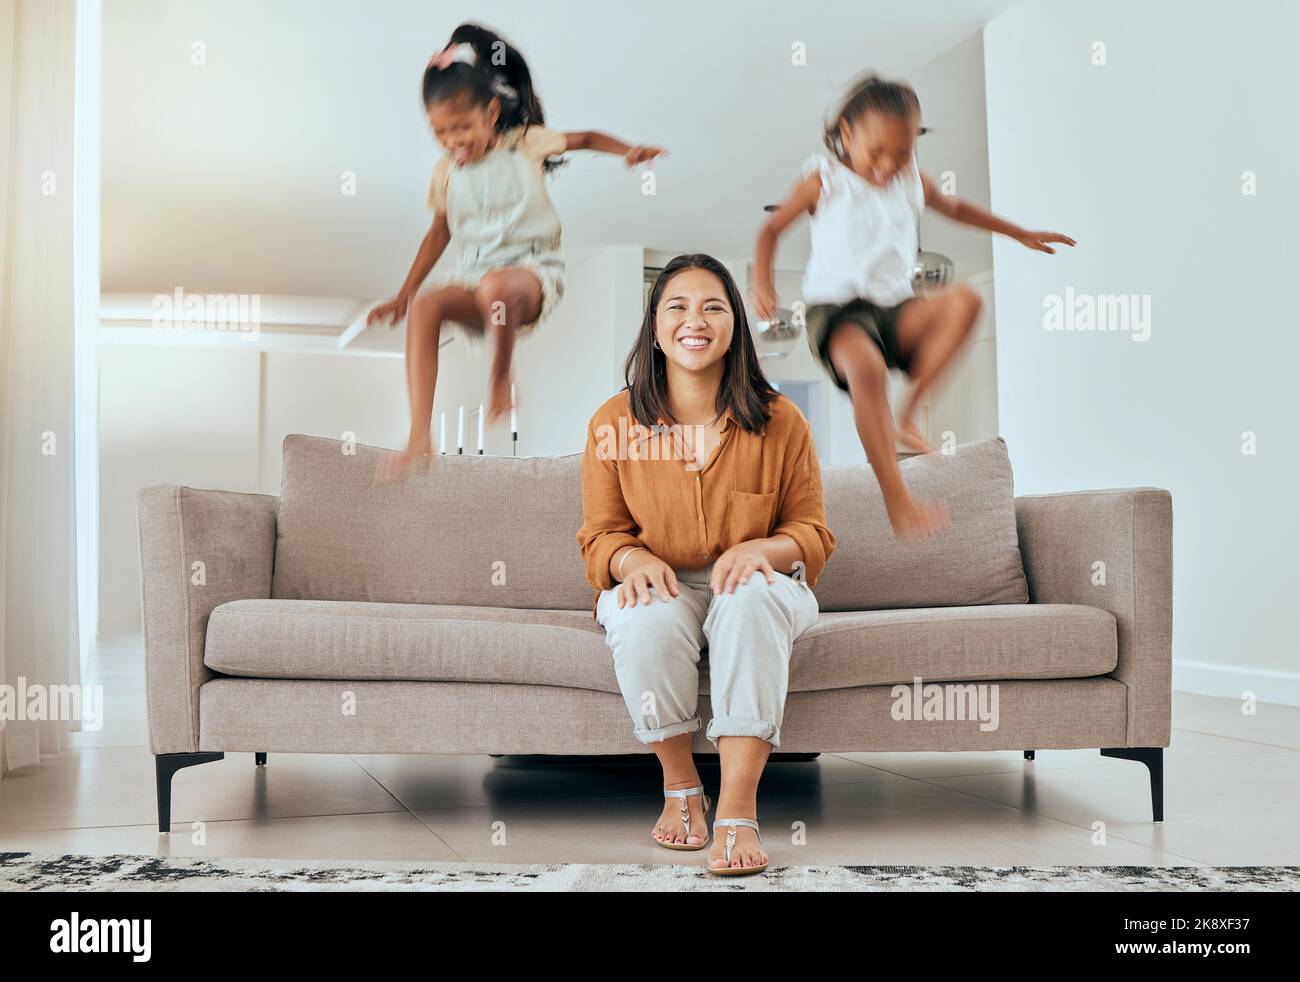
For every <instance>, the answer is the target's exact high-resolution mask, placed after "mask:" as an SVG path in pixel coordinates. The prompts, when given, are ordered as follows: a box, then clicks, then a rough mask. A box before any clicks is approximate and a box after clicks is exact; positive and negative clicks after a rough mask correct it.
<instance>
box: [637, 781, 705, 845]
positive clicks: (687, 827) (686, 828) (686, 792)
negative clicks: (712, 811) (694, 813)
mask: <svg viewBox="0 0 1300 982" xmlns="http://www.w3.org/2000/svg"><path fill="white" fill-rule="evenodd" d="M696 795H704V818H705V822H704V841H703V842H696V843H691V842H664V841H663V840H662V839H655V836H654V832H653V831H652V832H651V833H650V838H652V839H654V840H655V842H657V843H658V844H659V845H661V846H663V847H664V848H665V849H682V850H685V851H687V852H696V851H697V850H700V849H703V848H704V847H705V846H707V845H708V844H709V824H708V816H709V808H710V807H712V805H713V802H712V801H710V800H709V796H708V795H707V794H704V785H702V784H701V785H700V786H699V787H695V788H683V789H682V790H680V791H665V792H664V797H665V798H679V799H681V806H682V809H681V823H682V830H683V832H684V833H685V835H684V836H683V837H684V838H690V835H691V810H690V808H689V806H688V805H687V803H686V799H687V798H693V797H695V796H696Z"/></svg>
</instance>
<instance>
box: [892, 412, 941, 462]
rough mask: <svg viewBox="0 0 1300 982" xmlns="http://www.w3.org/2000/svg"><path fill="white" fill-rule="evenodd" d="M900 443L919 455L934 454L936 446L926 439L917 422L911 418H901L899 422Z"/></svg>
mask: <svg viewBox="0 0 1300 982" xmlns="http://www.w3.org/2000/svg"><path fill="white" fill-rule="evenodd" d="M898 442H899V443H901V444H903V446H905V447H907V448H909V449H911V450H915V451H916V452H917V453H934V452H935V446H934V444H932V443H931V442H930V441H929V440H927V439H926V438H925V434H923V433H922V432H921V428H920V427H919V426H917V425H916V420H915V419H913V418H912V417H911V416H900V417H899V420H898Z"/></svg>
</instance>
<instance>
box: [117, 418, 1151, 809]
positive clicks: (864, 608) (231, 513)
mask: <svg viewBox="0 0 1300 982" xmlns="http://www.w3.org/2000/svg"><path fill="white" fill-rule="evenodd" d="M380 453H381V451H379V450H376V449H374V448H369V447H361V446H355V445H351V444H346V443H340V442H338V441H335V440H326V439H320V438H315V437H306V436H290V437H288V438H286V440H285V442H284V478H283V484H282V488H281V494H280V496H279V497H278V498H277V497H272V496H268V495H260V494H239V493H234V492H229V491H202V490H195V489H192V488H187V487H175V486H155V487H149V488H145V489H143V490H141V491H140V494H139V501H138V505H139V523H140V550H141V564H142V579H143V602H144V629H145V654H146V666H147V675H148V679H147V682H148V702H149V724H150V741H151V748H152V750H153V753H154V754H155V755H156V760H157V790H158V804H159V827H160V829H161V830H162V831H167V830H168V829H169V828H170V811H171V786H172V775H173V774H174V773H175V772H176V771H177V770H178V769H180V768H182V767H187V766H189V765H191V764H197V763H203V762H205V761H209V760H215V759H218V758H220V757H221V756H222V755H223V753H224V752H226V751H252V752H255V753H257V754H258V756H257V758H256V759H257V761H258V763H259V764H261V763H265V760H266V756H265V754H266V753H267V752H274V751H281V752H291V753H331V754H333V753H339V754H372V753H428V754H484V753H490V754H584V755H590V754H628V753H645V752H648V751H647V748H646V747H645V746H644V745H642V744H640V743H639V742H637V741H636V740H635V738H634V737H633V735H632V724H631V720H630V719H629V718H628V715H627V710H626V709H625V708H624V704H623V700H622V698H621V696H620V695H619V690H618V685H617V682H616V679H615V676H614V670H613V664H612V661H611V658H610V655H609V651H608V648H607V647H606V645H605V642H604V638H603V636H602V631H601V628H600V627H599V625H597V624H596V623H595V621H594V619H593V618H592V613H591V611H592V599H593V592H592V590H591V588H590V586H589V585H588V584H587V583H586V581H585V579H584V570H583V564H582V561H581V558H580V556H579V554H578V548H577V542H576V539H575V533H576V531H577V529H578V527H579V526H580V524H581V521H582V505H581V500H582V499H581V486H580V478H579V466H580V458H579V457H577V456H573V457H563V458H521V459H516V458H497V457H478V456H443V457H439V458H438V459H437V460H436V461H435V462H434V463H433V465H432V467H431V468H430V469H429V471H428V472H427V473H422V474H419V475H417V476H415V477H413V478H412V479H410V480H408V481H406V482H404V483H397V484H377V483H375V481H374V479H373V475H374V470H375V463H376V460H377V459H378V455H379V454H380ZM904 471H905V475H906V477H907V480H908V483H909V485H911V486H912V487H913V489H914V490H915V491H916V492H917V493H918V494H921V495H926V496H931V497H936V498H939V497H942V498H943V499H944V500H946V501H947V502H948V506H949V510H950V513H951V516H952V525H951V527H950V529H949V530H948V531H947V532H946V533H945V534H944V535H942V536H940V537H938V538H935V539H932V540H929V541H926V542H922V543H912V544H902V543H899V542H897V541H895V540H894V538H893V536H892V535H891V534H890V532H889V527H888V523H887V521H886V519H885V515H884V509H883V506H882V503H881V499H880V494H879V491H878V489H877V487H876V485H875V481H874V479H873V477H872V475H871V472H870V471H869V470H868V469H867V468H866V467H865V466H864V467H856V468H842V469H828V470H827V471H826V472H825V473H824V475H823V479H824V484H825V490H826V511H827V520H828V524H829V526H830V528H831V530H832V531H833V532H834V533H835V535H836V537H837V540H838V544H837V547H836V550H835V554H834V555H833V556H832V557H831V560H830V562H829V563H828V565H827V567H826V569H825V571H824V573H823V574H822V577H821V579H820V580H819V582H818V583H817V585H816V589H815V592H816V594H817V598H818V602H819V604H820V607H821V611H822V613H821V615H820V618H819V620H818V623H817V625H816V626H815V627H814V628H813V629H812V630H810V631H808V632H807V633H806V634H805V635H804V636H803V637H801V638H800V639H799V640H798V642H797V643H796V645H795V650H794V654H793V658H792V661H791V668H790V696H789V700H788V703H787V709H786V717H785V720H784V722H783V725H782V745H781V750H782V751H783V752H787V753H795V754H799V753H805V754H815V753H818V752H834V751H910V750H932V751H933V750H938V751H956V750H966V751H970V750H1006V749H1020V750H1024V751H1025V756H1026V758H1028V759H1032V757H1033V752H1034V750H1036V749H1044V748H1098V749H1100V750H1101V752H1102V753H1103V754H1105V755H1108V756H1115V757H1126V758H1130V759H1133V760H1137V761H1141V762H1143V763H1145V764H1146V765H1147V767H1148V768H1149V770H1150V777H1151V790H1152V806H1153V813H1154V817H1155V820H1156V821H1159V820H1161V818H1162V814H1161V812H1162V804H1161V788H1162V776H1161V760H1162V750H1161V748H1163V747H1166V746H1168V744H1169V718H1170V633H1171V606H1170V600H1171V549H1170V536H1171V523H1172V514H1171V511H1172V509H1171V501H1170V496H1169V494H1168V493H1167V492H1165V491H1161V490H1156V489H1152V488H1132V489H1125V490H1111V491H1089V492H1072V493H1067V494H1054V495H1042V496H1033V497H1021V498H1014V497H1013V493H1012V479H1011V467H1010V463H1009V461H1008V458H1007V452H1006V447H1005V445H1004V444H1003V443H1002V441H1000V440H989V441H985V442H982V443H975V444H969V445H965V446H961V447H958V448H956V450H955V452H953V453H951V454H930V455H927V456H925V457H918V458H913V459H912V460H909V461H907V462H906V463H905V464H904ZM927 685H929V686H934V687H937V688H931V689H926V688H924V687H925V686H927ZM700 691H701V703H700V709H701V712H700V715H701V719H702V720H704V721H705V722H706V723H707V720H708V717H709V707H708V695H707V693H708V679H707V674H706V675H705V676H704V677H702V679H701V685H700ZM936 693H937V697H936ZM995 700H996V701H995ZM917 709H919V710H920V711H919V712H915V711H914V710H917ZM993 710H996V712H993ZM696 749H697V750H699V751H701V752H711V751H712V749H713V748H712V746H711V745H710V744H709V743H708V742H707V741H706V740H705V738H704V736H703V731H702V730H701V732H700V733H698V734H697V736H696Z"/></svg>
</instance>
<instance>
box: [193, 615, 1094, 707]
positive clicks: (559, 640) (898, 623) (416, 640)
mask: <svg viewBox="0 0 1300 982" xmlns="http://www.w3.org/2000/svg"><path fill="white" fill-rule="evenodd" d="M1116 650H1117V649H1116V639H1115V618H1114V617H1112V616H1111V615H1110V614H1108V613H1107V612H1106V611H1103V610H1099V609H1097V608H1094V607H1083V606H1076V605H1071V604H1021V605H1004V606H997V607H946V608H933V609H920V610H890V611H865V612H859V613H823V614H821V615H820V616H819V617H818V620H817V623H816V625H815V626H813V627H812V628H811V629H809V630H808V631H806V632H805V633H804V634H803V636H801V637H800V638H799V639H798V640H797V641H796V642H795V645H794V654H793V659H792V661H791V665H790V689H791V691H794V692H799V691H810V690H820V689H838V688H851V687H855V686H864V685H888V684H893V683H896V682H907V683H910V682H911V681H912V680H913V679H914V678H917V677H920V678H922V679H924V680H925V681H927V682H928V681H945V680H971V681H973V680H979V679H1043V678H1083V677H1087V676H1093V675H1103V674H1105V673H1107V672H1109V671H1111V670H1112V669H1113V668H1114V667H1115V661H1116ZM204 663H205V664H206V665H207V667H208V668H211V669H213V670H214V671H217V672H221V673H223V674H225V675H236V676H245V677H250V678H282V679H340V680H356V681H366V680H384V679H387V680H406V681H431V682H433V681H436V682H508V683H519V684H534V685H554V686H561V687H565V688H578V689H594V690H598V691H602V692H613V693H617V692H618V691H619V688H618V680H617V678H616V677H615V675H614V662H613V658H612V657H611V655H610V651H609V648H608V646H607V645H606V644H605V637H604V632H603V631H602V630H601V628H600V627H599V625H597V624H596V622H595V621H594V620H593V619H592V616H591V614H590V612H577V611H567V610H504V609H496V608H490V607H469V606H459V607H439V606H424V605H415V604H372V603H347V602H331V601H304V600H235V601H231V602H230V603H225V604H222V605H221V606H220V607H217V608H216V609H215V610H214V611H213V612H212V615H211V617H210V619H209V621H208V634H207V645H206V648H205V654H204ZM700 691H701V692H708V678H707V674H706V673H702V674H701V683H700Z"/></svg>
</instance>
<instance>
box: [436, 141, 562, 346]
mask: <svg viewBox="0 0 1300 982" xmlns="http://www.w3.org/2000/svg"><path fill="white" fill-rule="evenodd" d="M564 147H565V138H564V134H563V133H558V132H556V131H555V130H548V129H546V128H545V127H542V126H529V127H527V129H526V130H525V128H524V127H516V128H514V129H510V130H506V131H505V132H504V133H502V134H500V135H499V136H498V137H497V145H496V146H495V147H493V148H492V149H491V150H489V151H488V152H487V153H485V154H484V155H483V156H482V157H480V158H479V159H478V160H476V161H474V162H473V163H471V164H464V165H460V166H457V165H455V164H453V162H452V160H451V158H450V157H443V158H442V159H441V160H439V161H438V163H437V164H435V165H434V168H433V179H432V180H431V181H430V182H429V207H430V208H431V209H433V210H434V211H439V212H445V213H446V215H447V226H448V228H449V229H450V231H451V241H450V242H449V243H448V245H447V251H448V252H450V253H451V256H449V257H448V258H449V259H450V260H452V261H453V262H452V265H451V268H450V269H449V270H447V271H446V272H445V273H438V274H435V275H434V278H433V280H432V281H431V285H432V286H434V287H439V286H449V285H453V284H454V285H458V286H464V287H466V288H467V289H471V290H472V289H474V288H475V287H477V286H478V285H479V281H480V280H481V279H482V278H483V275H484V274H485V273H488V272H491V271H492V270H494V269H502V268H504V267H507V266H524V267H527V268H529V269H531V270H533V271H535V272H536V274H537V277H538V279H539V280H540V281H541V284H542V306H541V312H540V313H539V314H538V316H537V320H535V321H532V322H531V323H529V324H522V325H520V327H519V331H520V332H521V333H523V332H526V331H531V330H532V329H533V328H534V327H536V326H537V325H538V323H540V322H541V321H543V320H545V319H546V318H547V316H548V315H549V314H550V313H551V311H552V310H554V309H555V305H556V304H557V303H559V301H560V298H561V297H562V296H563V295H564V259H563V258H562V257H561V255H560V216H559V215H558V214H557V213H556V211H555V206H554V205H552V204H551V199H550V197H549V196H548V195H547V193H546V185H545V184H544V182H543V173H542V164H543V162H544V161H545V160H546V158H548V157H554V156H557V155H559V154H561V153H563V152H564Z"/></svg>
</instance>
